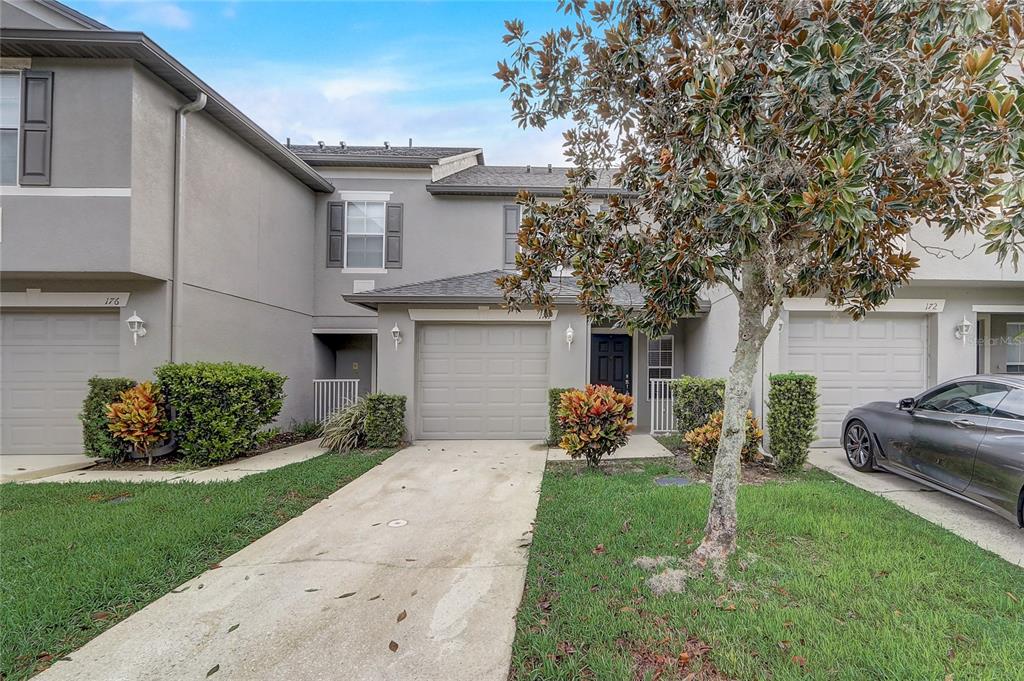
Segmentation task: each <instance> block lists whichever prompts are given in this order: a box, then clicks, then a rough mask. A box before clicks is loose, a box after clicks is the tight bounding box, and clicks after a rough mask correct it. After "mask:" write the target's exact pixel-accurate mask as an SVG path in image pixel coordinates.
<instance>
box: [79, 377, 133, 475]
mask: <svg viewBox="0 0 1024 681" xmlns="http://www.w3.org/2000/svg"><path fill="white" fill-rule="evenodd" d="M134 386H135V381H133V380H132V379H130V378H103V377H102V376H93V377H92V378H90V379H89V392H88V393H87V394H86V396H85V400H83V401H82V413H80V414H79V415H78V420H79V421H81V422H82V443H83V444H84V445H85V455H86V456H95V457H97V458H101V459H110V460H111V461H113V462H114V463H120V462H121V461H123V460H124V459H125V458H126V457H127V456H128V453H129V447H128V446H127V445H126V444H124V443H123V442H121V441H118V440H117V439H115V438H114V436H113V434H112V433H111V432H110V429H109V428H108V427H107V405H108V404H110V403H111V402H116V401H117V400H118V396H120V394H121V393H122V392H124V391H125V390H128V389H129V388H133V387H134Z"/></svg>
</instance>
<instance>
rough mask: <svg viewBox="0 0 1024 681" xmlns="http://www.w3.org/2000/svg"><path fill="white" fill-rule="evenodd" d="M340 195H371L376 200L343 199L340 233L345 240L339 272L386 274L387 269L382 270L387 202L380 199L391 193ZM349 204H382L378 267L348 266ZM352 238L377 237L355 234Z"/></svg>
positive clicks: (384, 254)
mask: <svg viewBox="0 0 1024 681" xmlns="http://www.w3.org/2000/svg"><path fill="white" fill-rule="evenodd" d="M342 194H352V195H354V194H361V195H367V194H373V195H375V197H376V198H359V199H353V198H346V199H345V226H344V229H343V232H342V238H344V239H345V257H344V259H343V262H342V264H341V265H342V267H341V272H342V274H387V273H388V271H387V269H385V268H384V263H386V262H387V260H388V252H387V251H388V224H387V220H388V217H387V216H388V212H387V211H388V202H387V199H384V198H381V196H382V195H385V194H386V195H387V196H388V197H390V196H391V192H342ZM350 203H383V204H384V232H383V233H381V234H380V235H379V236H380V246H381V249H380V264H381V266H380V267H349V266H348V254H349V250H350V249H349V247H348V237H349V232H348V205H349V204H350ZM354 236H378V235H376V234H356V235H354Z"/></svg>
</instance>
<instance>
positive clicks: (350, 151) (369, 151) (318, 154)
mask: <svg viewBox="0 0 1024 681" xmlns="http://www.w3.org/2000/svg"><path fill="white" fill-rule="evenodd" d="M289 149H291V150H292V151H293V152H294V153H295V154H296V155H297V156H298V157H299V158H301V159H303V160H304V161H307V162H309V163H313V164H315V165H375V164H381V165H383V164H386V165H398V166H401V165H404V164H410V165H414V166H416V167H421V166H430V165H435V164H437V163H439V162H440V161H441V160H442V159H446V158H450V157H452V156H459V155H460V154H468V153H472V152H476V153H478V154H482V153H483V152H482V151H481V149H479V148H478V147H408V146H388V147H384V146H380V147H372V146H352V145H349V144H346V145H344V146H341V145H337V146H331V145H326V144H325V145H324V146H323V147H321V146H320V145H318V144H292V145H291V146H290V147H289Z"/></svg>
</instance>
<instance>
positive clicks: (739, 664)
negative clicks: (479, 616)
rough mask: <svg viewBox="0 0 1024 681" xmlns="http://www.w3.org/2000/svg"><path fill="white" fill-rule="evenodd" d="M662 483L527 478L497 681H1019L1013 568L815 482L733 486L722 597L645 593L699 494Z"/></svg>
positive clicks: (703, 507) (1018, 577)
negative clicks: (516, 597) (510, 625)
mask: <svg viewBox="0 0 1024 681" xmlns="http://www.w3.org/2000/svg"><path fill="white" fill-rule="evenodd" d="M666 472H668V469H667V468H665V467H661V468H658V467H651V468H648V470H647V471H646V472H645V473H639V474H624V475H615V476H606V475H603V474H600V473H596V474H595V473H589V472H588V473H583V474H579V475H574V474H572V473H552V472H549V473H548V474H547V475H546V476H545V478H544V484H543V487H542V490H541V501H540V508H539V510H538V517H537V524H536V530H535V536H534V540H533V546H532V548H531V550H530V565H529V569H528V574H527V581H526V592H525V594H524V596H523V604H522V606H521V608H520V611H519V615H518V632H517V635H516V640H515V646H514V653H513V670H512V677H511V678H515V679H545V680H548V679H609V680H611V679H615V680H618V679H654V678H658V679H661V680H662V681H664V680H666V679H685V678H687V677H688V675H689V674H690V673H694V672H696V675H695V677H694V678H695V679H722V678H735V679H765V678H771V679H774V680H779V679H808V678H812V679H850V680H851V681H854V680H855V681H866V680H869V679H894V680H896V679H900V680H902V679H907V680H911V679H912V680H915V681H916V680H922V681H923V680H936V681H943V679H993V680H995V679H999V680H1009V679H1024V570H1021V569H1020V568H1018V567H1014V566H1012V565H1010V564H1009V563H1006V562H1004V561H1002V560H1001V559H999V558H997V557H996V556H994V555H992V554H989V553H986V552H985V551H982V550H981V549H979V548H977V547H975V546H973V545H972V544H969V543H968V542H966V541H964V540H962V539H960V538H958V537H956V536H955V535H953V534H951V533H949V532H946V531H945V530H942V529H940V528H938V527H935V526H933V525H931V524H930V523H928V522H927V521H925V520H922V519H920V518H918V517H916V516H913V515H911V514H909V513H907V512H904V511H902V510H901V509H899V508H897V507H896V506H894V505H892V504H890V503H889V502H887V501H885V500H884V499H881V498H879V497H876V496H874V495H872V494H869V493H867V492H864V491H862V490H859V489H857V488H855V487H852V486H850V485H847V484H845V483H843V482H840V481H838V480H836V479H835V478H833V477H831V476H829V475H827V474H824V473H820V472H809V473H804V474H801V475H800V476H798V477H796V478H794V479H792V480H790V481H786V482H780V483H770V484H766V485H763V486H745V487H743V488H742V489H741V491H740V498H739V509H740V534H741V536H740V541H739V545H740V550H739V554H738V555H739V558H740V559H742V560H743V564H742V565H741V564H740V563H739V562H738V561H737V562H735V564H734V565H733V566H732V569H731V572H732V574H731V580H732V581H733V584H732V585H730V583H729V582H725V583H718V582H716V581H715V580H713V579H711V578H705V579H703V580H699V581H691V582H690V583H689V585H688V588H687V590H686V591H685V592H684V593H681V594H671V595H668V596H661V597H655V596H653V595H652V594H651V592H650V591H649V590H648V588H647V587H646V585H645V579H646V577H647V574H648V573H645V572H643V571H642V570H640V569H638V568H636V567H634V566H633V560H634V559H635V558H637V557H638V556H659V555H673V554H674V555H685V554H686V553H688V552H689V551H690V550H691V549H692V548H693V547H694V546H695V545H696V543H697V542H699V540H700V537H701V531H702V528H703V524H704V516H705V514H706V512H707V503H708V496H709V494H708V490H707V487H706V486H704V485H695V486H691V487H657V486H655V485H654V484H653V482H652V477H653V475H654V474H655V473H666ZM1022 540H1024V536H1022ZM730 586H731V588H730ZM683 652H686V653H688V654H689V655H690V658H689V659H688V660H687V661H686V663H685V664H681V663H680V653H683ZM684 659H685V657H684Z"/></svg>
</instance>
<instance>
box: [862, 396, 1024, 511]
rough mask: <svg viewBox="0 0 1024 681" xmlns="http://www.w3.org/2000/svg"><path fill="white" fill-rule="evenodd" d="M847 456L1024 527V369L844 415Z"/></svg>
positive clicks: (870, 468)
mask: <svg viewBox="0 0 1024 681" xmlns="http://www.w3.org/2000/svg"><path fill="white" fill-rule="evenodd" d="M842 444H843V449H845V450H846V459H847V460H848V461H849V462H850V465H851V466H853V467H854V468H855V469H857V470H858V471H870V470H872V469H876V468H881V469H884V470H887V471H891V472H893V473H896V474H898V475H902V476H904V477H906V478H910V479H911V480H914V481H915V482H920V483H921V484H923V485H927V486H928V487H932V488H934V489H937V490H941V491H943V492H946V493H948V494H951V495H953V496H955V497H957V498H959V499H963V500H965V501H969V502H971V503H973V504H977V505H978V506H982V507H983V508H987V509H989V510H991V511H995V512H996V513H998V514H1000V515H1002V516H1005V517H1007V518H1009V519H1010V520H1013V521H1014V522H1016V523H1017V524H1019V525H1020V526H1021V527H1024V376H1022V377H1020V378H1017V377H1014V376H966V377H964V378H957V379H955V380H952V381H948V382H946V383H943V384H942V385H939V386H936V387H934V388H931V389H930V390H927V391H925V392H923V393H921V394H920V395H918V396H917V397H907V398H905V399H902V400H900V401H899V402H898V403H892V402H871V403H869V404H866V405H864V406H863V407H857V408H855V409H852V410H850V413H849V414H847V415H846V419H845V420H844V421H843V440H842Z"/></svg>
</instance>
